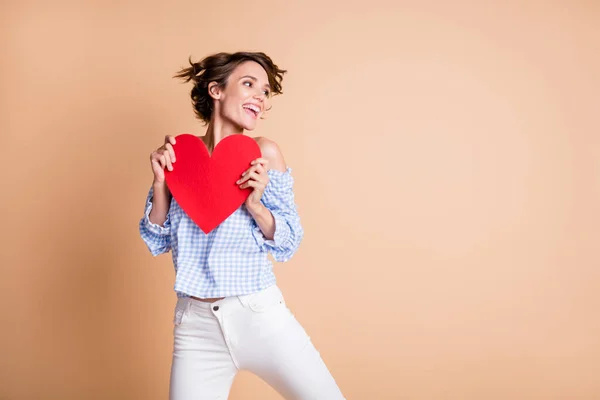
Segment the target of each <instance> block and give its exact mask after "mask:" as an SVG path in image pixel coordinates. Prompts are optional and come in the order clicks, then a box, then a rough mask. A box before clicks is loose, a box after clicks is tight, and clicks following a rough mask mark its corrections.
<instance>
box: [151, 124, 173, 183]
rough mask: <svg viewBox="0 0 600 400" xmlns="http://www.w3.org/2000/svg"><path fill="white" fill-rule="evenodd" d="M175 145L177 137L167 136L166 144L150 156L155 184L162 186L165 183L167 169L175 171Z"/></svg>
mask: <svg viewBox="0 0 600 400" xmlns="http://www.w3.org/2000/svg"><path fill="white" fill-rule="evenodd" d="M174 144H175V137H174V136H171V135H167V136H165V143H164V144H163V145H162V146H160V147H159V148H158V149H156V150H154V151H153V152H152V154H150V165H151V166H152V172H153V173H154V183H159V184H162V183H164V182H165V167H166V168H167V169H168V170H169V171H173V163H174V162H175V150H174V149H173V145H174Z"/></svg>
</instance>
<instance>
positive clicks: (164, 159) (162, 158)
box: [158, 153, 167, 169]
mask: <svg viewBox="0 0 600 400" xmlns="http://www.w3.org/2000/svg"><path fill="white" fill-rule="evenodd" d="M165 154H166V153H163V154H161V155H160V156H158V161H159V162H160V167H161V168H162V169H165V167H166V166H167V157H166V156H165Z"/></svg>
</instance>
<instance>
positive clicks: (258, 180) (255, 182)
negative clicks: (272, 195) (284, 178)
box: [236, 158, 269, 209]
mask: <svg viewBox="0 0 600 400" xmlns="http://www.w3.org/2000/svg"><path fill="white" fill-rule="evenodd" d="M268 163H269V161H268V160H266V159H264V158H257V159H256V160H254V161H252V162H251V163H250V165H251V167H250V168H248V169H247V170H246V171H245V172H244V173H243V174H242V177H241V178H240V179H239V180H238V181H237V182H236V184H238V185H239V187H240V189H246V188H248V187H252V188H253V190H252V193H250V196H248V198H247V199H246V202H245V204H246V207H248V208H249V209H252V208H254V207H256V206H259V205H260V204H261V203H260V199H261V198H262V195H263V193H264V192H265V188H266V187H267V184H268V183H269V174H267V164H268Z"/></svg>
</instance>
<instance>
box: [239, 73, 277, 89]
mask: <svg viewBox="0 0 600 400" xmlns="http://www.w3.org/2000/svg"><path fill="white" fill-rule="evenodd" d="M244 78H249V79H252V80H253V81H254V82H256V81H258V79H256V78H255V77H253V76H252V75H244V76H242V77H241V78H240V81H241V80H242V79H244ZM265 86H266V87H268V88H269V89H271V85H269V84H268V83H267V84H266V85H265Z"/></svg>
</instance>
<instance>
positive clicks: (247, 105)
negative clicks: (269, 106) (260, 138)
mask: <svg viewBox="0 0 600 400" xmlns="http://www.w3.org/2000/svg"><path fill="white" fill-rule="evenodd" d="M244 108H247V109H248V110H251V111H254V112H255V113H256V114H258V113H259V112H260V108H258V107H257V106H255V105H254V104H245V105H244Z"/></svg>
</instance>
